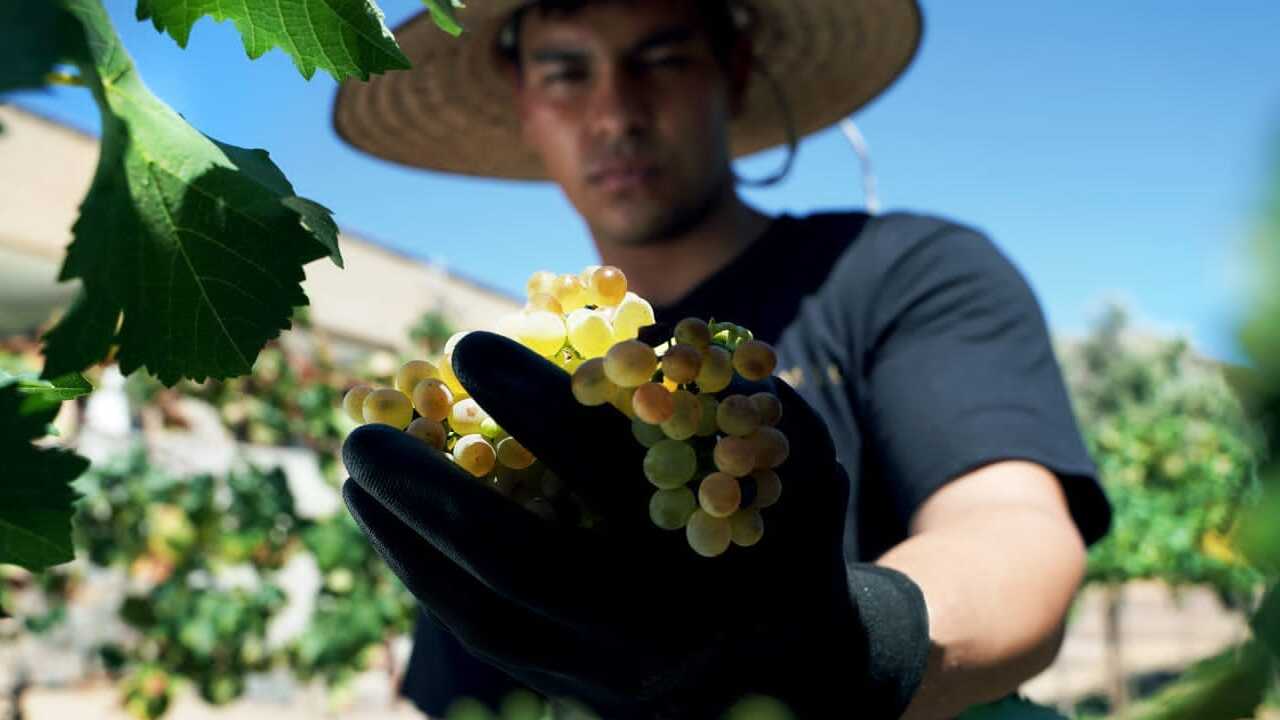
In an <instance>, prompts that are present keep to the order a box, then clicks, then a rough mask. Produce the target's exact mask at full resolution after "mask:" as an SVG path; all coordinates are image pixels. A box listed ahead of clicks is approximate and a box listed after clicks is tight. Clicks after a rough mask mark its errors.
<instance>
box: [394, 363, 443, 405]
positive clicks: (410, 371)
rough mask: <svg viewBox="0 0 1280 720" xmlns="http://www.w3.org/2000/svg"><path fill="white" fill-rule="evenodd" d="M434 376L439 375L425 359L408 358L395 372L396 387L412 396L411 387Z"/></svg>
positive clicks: (434, 367)
mask: <svg viewBox="0 0 1280 720" xmlns="http://www.w3.org/2000/svg"><path fill="white" fill-rule="evenodd" d="M434 377H440V373H439V372H437V371H436V366H435V365H432V364H431V363H429V362H427V361H426V360H410V361H409V362H407V363H405V364H404V365H402V366H401V367H400V371H399V372H397V373H396V383H395V384H396V389H397V390H399V391H400V392H402V393H404V394H405V395H407V396H409V397H412V396H413V389H414V388H415V387H417V386H418V383H420V382H422V381H423V380H426V379H428V378H434Z"/></svg>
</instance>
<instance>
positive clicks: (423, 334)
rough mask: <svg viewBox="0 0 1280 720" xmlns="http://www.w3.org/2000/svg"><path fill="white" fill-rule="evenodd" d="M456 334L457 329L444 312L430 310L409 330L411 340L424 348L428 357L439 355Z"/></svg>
mask: <svg viewBox="0 0 1280 720" xmlns="http://www.w3.org/2000/svg"><path fill="white" fill-rule="evenodd" d="M455 332H457V329H456V328H455V327H454V326H453V324H452V323H450V322H449V319H448V318H447V317H445V314H444V313H443V312H441V311H440V310H428V311H427V312H425V313H423V314H422V317H420V318H418V322H417V323H415V324H414V326H413V327H412V328H410V329H409V338H410V339H412V340H413V341H414V342H415V343H417V344H418V345H420V346H422V348H423V349H425V350H426V352H427V354H428V355H438V354H440V352H441V350H443V349H444V344H445V341H447V340H448V339H449V336H450V335H453V334H454V333H455Z"/></svg>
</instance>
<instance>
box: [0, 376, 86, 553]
mask: <svg viewBox="0 0 1280 720" xmlns="http://www.w3.org/2000/svg"><path fill="white" fill-rule="evenodd" d="M27 399H28V397H27V396H24V394H23V393H22V392H21V391H20V389H19V386H18V384H17V383H16V382H13V381H12V380H9V381H8V384H6V385H3V386H0V563H11V564H14V565H21V566H23V567H25V568H27V569H28V570H32V571H37V570H42V569H44V568H46V567H49V566H50V565H57V564H59V563H63V562H67V561H69V560H71V559H72V558H73V557H74V553H73V551H72V547H71V516H72V503H73V502H75V500H76V497H77V495H76V493H75V491H74V490H72V489H71V481H72V480H74V479H75V478H76V477H77V476H79V475H80V473H82V472H84V470H85V468H87V467H88V466H89V461H88V460H86V459H84V458H82V457H80V456H79V455H76V454H75V453H73V452H70V451H68V450H58V449H54V448H39V447H36V446H35V445H33V444H32V443H31V441H32V440H35V439H36V438H38V437H40V436H41V435H43V434H44V429H45V426H46V425H48V423H49V422H50V421H51V420H53V416H54V415H56V414H57V412H58V406H57V405H56V404H55V405H46V406H43V407H39V408H37V409H35V410H30V411H24V410H23V409H22V408H23V405H24V403H25V402H26V401H27Z"/></svg>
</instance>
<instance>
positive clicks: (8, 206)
mask: <svg viewBox="0 0 1280 720" xmlns="http://www.w3.org/2000/svg"><path fill="white" fill-rule="evenodd" d="M0 124H3V125H4V127H5V132H4V133H3V134H0V333H7V332H16V331H19V330H22V329H26V328H30V327H31V326H32V325H33V324H35V323H39V322H40V321H42V320H44V319H45V318H47V317H48V315H49V313H50V312H52V311H53V310H54V309H55V308H57V307H60V306H62V305H64V304H65V303H66V302H67V300H69V299H70V297H71V295H72V293H73V291H74V286H72V285H69V284H65V285H59V284H58V283H56V281H55V278H56V276H57V272H58V267H59V266H60V264H61V261H62V258H63V256H64V254H65V248H66V245H67V243H68V242H69V241H70V239H71V231H70V228H71V225H72V223H73V222H75V218H76V214H77V208H78V207H79V205H80V202H81V200H83V198H84V194H85V192H86V191H87V189H88V187H89V183H90V181H91V180H92V178H93V171H94V167H95V164H96V163H97V155H98V140H97V138H95V137H91V136H88V135H85V134H84V133H81V132H79V131H78V130H74V129H71V128H67V127H65V126H62V125H60V124H58V123H56V122H52V121H50V120H47V119H45V118H42V117H40V116H38V115H34V114H31V113H28V112H26V111H23V110H21V109H18V108H15V107H13V106H0ZM319 200H321V201H323V198H319ZM339 220H340V218H339ZM340 243H341V248H342V255H343V259H344V261H345V264H346V269H344V270H340V269H339V268H337V267H335V266H334V265H333V264H332V263H331V262H329V261H328V260H321V261H317V262H314V263H311V264H310V265H308V266H307V267H306V275H307V279H306V282H305V283H304V284H303V287H304V289H305V290H306V293H307V296H308V297H309V298H311V318H312V320H313V321H314V322H315V324H316V325H317V326H318V327H319V328H321V329H323V330H326V331H327V332H329V333H331V334H332V335H334V336H335V337H337V338H341V339H343V340H346V341H350V342H355V343H357V344H360V345H365V346H369V347H382V348H406V347H407V345H408V329H409V328H410V327H411V326H412V325H413V324H414V323H415V322H417V320H418V318H419V317H421V315H422V313H424V312H426V311H428V310H432V309H440V310H442V311H443V312H444V313H445V314H446V316H447V317H448V318H449V319H450V321H451V322H452V323H453V324H455V325H457V326H458V327H459V328H465V329H471V328H488V327H492V324H493V322H494V320H495V319H496V318H497V317H498V316H500V315H501V314H503V313H506V312H510V311H511V310H512V309H515V308H516V307H518V303H517V300H516V298H513V297H510V296H507V295H505V294H503V293H500V292H497V291H495V290H493V289H490V288H486V287H484V286H482V285H480V284H479V283H476V282H475V281H472V280H468V279H466V278H462V277H459V276H457V275H454V274H450V273H447V272H445V271H443V270H442V269H441V268H439V267H438V266H435V265H432V264H431V263H428V262H425V261H422V260H417V259H414V258H409V257H407V256H404V255H400V254H398V253H395V252H393V251H391V250H387V249H385V248H382V247H379V246H378V245H375V244H373V243H371V242H368V241H366V240H363V239H361V238H360V237H359V236H358V235H355V234H352V233H349V232H343V233H342V235H341V239H340Z"/></svg>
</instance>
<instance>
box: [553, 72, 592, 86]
mask: <svg viewBox="0 0 1280 720" xmlns="http://www.w3.org/2000/svg"><path fill="white" fill-rule="evenodd" d="M586 77H587V73H586V71H585V70H583V69H582V68H564V69H561V70H553V71H551V72H549V73H547V74H545V75H543V76H542V83H543V84H544V85H555V84H562V83H565V84H568V83H576V82H581V81H583V80H585V79H586Z"/></svg>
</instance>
